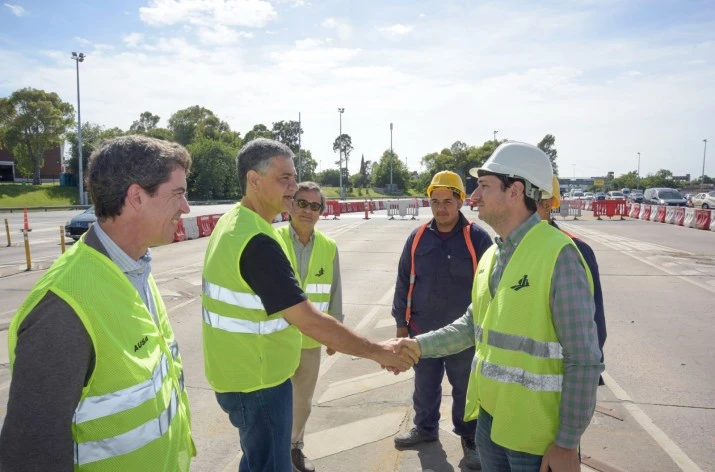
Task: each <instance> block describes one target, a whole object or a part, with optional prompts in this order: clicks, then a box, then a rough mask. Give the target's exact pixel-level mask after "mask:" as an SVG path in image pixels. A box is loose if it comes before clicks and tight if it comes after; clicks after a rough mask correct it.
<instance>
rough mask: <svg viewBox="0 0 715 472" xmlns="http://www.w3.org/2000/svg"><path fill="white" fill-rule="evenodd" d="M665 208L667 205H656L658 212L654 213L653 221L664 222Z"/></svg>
mask: <svg viewBox="0 0 715 472" xmlns="http://www.w3.org/2000/svg"><path fill="white" fill-rule="evenodd" d="M667 208H668V207H667V206H659V207H658V212H657V214H656V217H655V221H657V222H658V223H665V210H666V209H667Z"/></svg>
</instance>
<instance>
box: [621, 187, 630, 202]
mask: <svg viewBox="0 0 715 472" xmlns="http://www.w3.org/2000/svg"><path fill="white" fill-rule="evenodd" d="M621 193H622V194H623V195H625V197H626V200H628V195H630V194H631V189H629V188H628V187H626V188H622V189H621Z"/></svg>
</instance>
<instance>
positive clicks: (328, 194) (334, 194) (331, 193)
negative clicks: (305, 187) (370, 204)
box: [320, 187, 425, 199]
mask: <svg viewBox="0 0 715 472" xmlns="http://www.w3.org/2000/svg"><path fill="white" fill-rule="evenodd" d="M320 188H321V189H322V190H323V194H324V195H325V198H338V197H339V196H340V188H339V187H320ZM359 190H360V194H358V189H356V188H354V189H353V191H352V192H347V191H346V192H345V196H346V197H347V198H357V199H360V198H365V197H367V198H390V197H424V196H425V195H424V194H422V193H420V192H416V191H414V190H409V192H408V193H401V194H399V195H387V194H384V193H378V192H375V191H373V190H372V189H370V192H369V193H366V192H365V189H359Z"/></svg>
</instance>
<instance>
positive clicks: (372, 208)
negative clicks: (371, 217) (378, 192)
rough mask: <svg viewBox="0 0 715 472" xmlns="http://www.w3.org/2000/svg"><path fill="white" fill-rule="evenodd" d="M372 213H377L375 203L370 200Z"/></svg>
mask: <svg viewBox="0 0 715 472" xmlns="http://www.w3.org/2000/svg"><path fill="white" fill-rule="evenodd" d="M370 213H375V202H373V201H372V200H370Z"/></svg>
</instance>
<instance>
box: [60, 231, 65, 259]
mask: <svg viewBox="0 0 715 472" xmlns="http://www.w3.org/2000/svg"><path fill="white" fill-rule="evenodd" d="M60 246H61V247H62V254H64V253H65V227H64V226H60Z"/></svg>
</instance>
